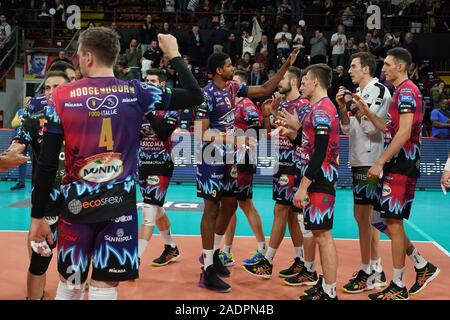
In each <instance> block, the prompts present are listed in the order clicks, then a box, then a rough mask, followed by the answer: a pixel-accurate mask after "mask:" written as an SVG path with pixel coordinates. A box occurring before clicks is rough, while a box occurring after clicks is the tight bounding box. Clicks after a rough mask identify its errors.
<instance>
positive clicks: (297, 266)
mask: <svg viewBox="0 0 450 320" xmlns="http://www.w3.org/2000/svg"><path fill="white" fill-rule="evenodd" d="M304 268H305V264H304V263H303V261H302V260H300V258H299V257H296V258H295V259H294V263H293V264H292V265H291V266H290V267H289V268H287V269H284V270H281V271H280V272H278V276H279V277H280V278H290V277H293V276H295V275H296V274H299V273H300V272H302V270H303V269H304Z"/></svg>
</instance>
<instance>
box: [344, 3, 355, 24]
mask: <svg viewBox="0 0 450 320" xmlns="http://www.w3.org/2000/svg"><path fill="white" fill-rule="evenodd" d="M354 19H355V15H354V14H353V11H352V8H351V7H350V6H347V7H346V8H345V10H344V12H342V24H343V25H344V26H346V27H347V28H352V27H353V20H354Z"/></svg>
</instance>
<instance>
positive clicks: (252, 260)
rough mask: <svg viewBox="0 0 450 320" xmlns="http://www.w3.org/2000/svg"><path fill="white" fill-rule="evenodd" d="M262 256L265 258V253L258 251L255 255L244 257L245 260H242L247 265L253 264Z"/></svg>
mask: <svg viewBox="0 0 450 320" xmlns="http://www.w3.org/2000/svg"><path fill="white" fill-rule="evenodd" d="M262 258H264V255H263V254H262V253H261V252H258V251H257V252H256V253H255V254H254V255H253V257H251V258H248V259H244V261H242V264H243V265H246V266H251V265H254V264H257V263H258V262H259V261H260V260H261V259H262Z"/></svg>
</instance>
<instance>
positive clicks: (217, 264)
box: [198, 249, 230, 277]
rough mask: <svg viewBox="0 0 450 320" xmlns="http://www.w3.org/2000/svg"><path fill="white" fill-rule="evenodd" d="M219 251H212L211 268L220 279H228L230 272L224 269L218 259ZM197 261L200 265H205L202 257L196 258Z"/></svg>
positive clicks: (220, 260)
mask: <svg viewBox="0 0 450 320" xmlns="http://www.w3.org/2000/svg"><path fill="white" fill-rule="evenodd" d="M219 253H220V249H217V250H216V251H214V255H213V266H214V269H216V272H217V274H218V275H219V276H221V277H229V276H230V270H228V268H227V267H225V266H224V265H223V262H222V259H220V255H219ZM198 261H199V262H200V264H202V265H205V261H204V258H203V255H201V256H200V257H199V258H198Z"/></svg>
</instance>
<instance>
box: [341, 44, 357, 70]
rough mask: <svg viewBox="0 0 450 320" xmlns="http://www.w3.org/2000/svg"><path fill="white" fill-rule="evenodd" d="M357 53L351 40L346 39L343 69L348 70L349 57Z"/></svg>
mask: <svg viewBox="0 0 450 320" xmlns="http://www.w3.org/2000/svg"><path fill="white" fill-rule="evenodd" d="M356 52H358V50H357V47H356V46H355V43H354V42H353V38H350V39H348V41H347V45H346V46H345V51H344V65H343V67H344V69H345V70H348V69H349V68H350V62H351V56H352V55H353V54H355V53H356Z"/></svg>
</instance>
